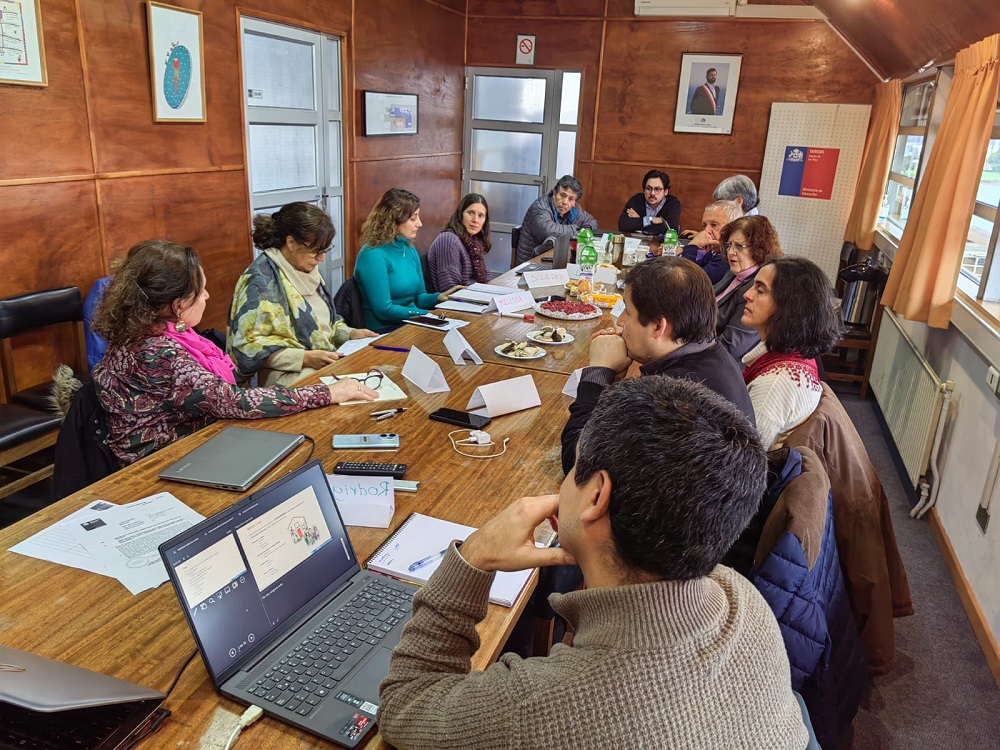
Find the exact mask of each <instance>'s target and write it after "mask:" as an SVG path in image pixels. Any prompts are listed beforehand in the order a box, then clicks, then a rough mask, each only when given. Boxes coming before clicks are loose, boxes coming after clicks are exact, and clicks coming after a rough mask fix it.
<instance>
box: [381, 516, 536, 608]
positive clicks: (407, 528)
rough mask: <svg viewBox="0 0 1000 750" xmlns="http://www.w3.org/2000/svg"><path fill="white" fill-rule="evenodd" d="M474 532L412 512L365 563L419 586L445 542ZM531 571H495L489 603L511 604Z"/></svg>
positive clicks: (438, 561) (434, 565) (441, 553)
mask: <svg viewBox="0 0 1000 750" xmlns="http://www.w3.org/2000/svg"><path fill="white" fill-rule="evenodd" d="M473 531H475V529H474V528H472V527H471V526H463V525H462V524H460V523H452V522H451V521H442V520H441V519H440V518H432V517H431V516H425V515H423V514H422V513H411V514H410V515H409V516H408V517H407V518H406V520H405V521H403V523H401V524H400V525H399V528H398V529H396V530H395V531H394V532H393V533H392V534H391V535H390V536H389V538H388V539H386V540H385V541H384V542H382V546H380V547H379V548H378V549H377V550H375V552H373V553H372V556H371V557H369V558H368V562H367V563H365V566H366V567H367V568H368V570H374V571H375V572H376V573H382V574H383V575H387V576H391V577H393V578H399V579H401V580H404V581H408V582H410V583H415V584H418V585H422V584H425V583H427V581H428V580H430V577H431V574H432V573H433V572H434V571H435V570H437V569H438V566H439V565H440V564H441V560H442V558H443V557H444V552H445V550H447V549H448V545H449V544H451V542H452V541H453V540H456V539H457V540H460V541H463V542H464V541H465V540H466V539H467V538H468V537H469V535H470V534H471V533H472V532H473ZM531 573H532V571H531V570H518V571H515V572H513V573H504V572H500V573H497V574H496V578H494V579H493V585H492V586H491V587H490V603H491V604H499V605H500V606H501V607H512V606H514V601H515V600H516V599H517V597H518V595H519V594H520V593H521V589H523V588H524V585H525V584H526V583H527V582H528V579H529V578H530V577H531Z"/></svg>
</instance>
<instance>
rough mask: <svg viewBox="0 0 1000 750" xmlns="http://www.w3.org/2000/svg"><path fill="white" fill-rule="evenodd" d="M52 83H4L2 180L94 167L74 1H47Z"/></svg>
mask: <svg viewBox="0 0 1000 750" xmlns="http://www.w3.org/2000/svg"><path fill="white" fill-rule="evenodd" d="M42 32H43V34H44V37H45V61H46V69H47V72H48V79H49V85H48V86H47V87H44V88H43V87H38V86H11V85H4V84H0V122H2V123H3V145H2V147H0V180H11V179H17V178H21V177H34V176H38V175H45V176H51V175H69V174H85V173H89V172H91V171H92V170H93V159H92V157H91V151H90V135H89V133H88V130H87V116H86V108H85V98H84V91H83V73H82V70H81V67H80V46H79V43H78V39H77V29H76V13H75V8H74V4H73V0H51V2H45V3H43V4H42Z"/></svg>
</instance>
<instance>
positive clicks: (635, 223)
mask: <svg viewBox="0 0 1000 750" xmlns="http://www.w3.org/2000/svg"><path fill="white" fill-rule="evenodd" d="M630 208H631V209H632V210H633V211H635V212H636V213H637V214H639V216H638V217H636V218H634V219H633V218H632V217H631V216H629V215H628V210H629V209H630ZM645 215H646V197H645V196H644V195H643V194H642V193H636V194H635V195H633V196H632V197H631V198H629V199H628V203H626V204H625V208H623V209H622V215H621V216H619V217H618V231H619V232H629V233H633V232H642V233H643V234H663V233H664V232H666V231H667V227H665V226H663V224H650V225H649V226H648V227H644V226H643V225H642V217H643V216H645ZM656 215H657V216H659V217H660V218H661V219H663V220H664V221H665V222H667V224H668V225H669V227H670V229H673V230H675V231H678V232H679V231H680V229H681V225H680V224H681V202H680V201H679V200H677V199H676V198H675V197H674V196H672V195H669V194H668V195H667V199H666V200H665V201H663V206H661V207H660V210H659V211H657V212H656Z"/></svg>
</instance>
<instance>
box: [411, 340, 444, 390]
mask: <svg viewBox="0 0 1000 750" xmlns="http://www.w3.org/2000/svg"><path fill="white" fill-rule="evenodd" d="M403 377H404V378H406V379H407V380H409V381H410V382H411V383H413V385H415V386H417V388H419V389H420V390H422V391H423V392H424V393H444V392H445V391H450V390H451V388H449V387H448V381H447V380H445V379H444V373H443V372H441V368H440V367H438V364H437V362H435V361H434V360H433V359H431V358H430V357H428V356H427V355H426V354H424V353H423V352H422V351H420V350H419V349H418V348H417V347H415V346H411V347H410V353H409V354H408V355H407V357H406V362H404V363H403Z"/></svg>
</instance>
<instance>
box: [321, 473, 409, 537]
mask: <svg viewBox="0 0 1000 750" xmlns="http://www.w3.org/2000/svg"><path fill="white" fill-rule="evenodd" d="M326 479H327V482H328V483H329V485H330V490H331V491H332V492H333V499H334V500H335V501H336V503H337V510H339V511H340V517H341V518H343V519H344V523H345V524H346V525H347V526H370V527H372V528H375V529H387V528H389V524H390V523H391V522H392V514H393V513H395V512H396V492H395V490H394V488H393V484H392V477H348V476H344V475H342V474H327V475H326Z"/></svg>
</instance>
